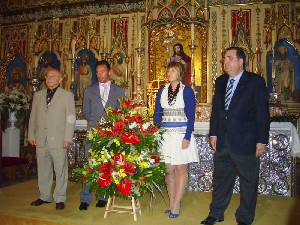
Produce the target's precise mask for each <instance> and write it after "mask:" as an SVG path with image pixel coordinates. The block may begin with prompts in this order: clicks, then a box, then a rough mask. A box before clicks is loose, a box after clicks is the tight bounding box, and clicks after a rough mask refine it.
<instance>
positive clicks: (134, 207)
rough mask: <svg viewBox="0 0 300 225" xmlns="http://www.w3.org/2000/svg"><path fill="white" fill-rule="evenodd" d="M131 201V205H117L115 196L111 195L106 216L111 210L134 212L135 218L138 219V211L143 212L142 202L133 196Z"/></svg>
mask: <svg viewBox="0 0 300 225" xmlns="http://www.w3.org/2000/svg"><path fill="white" fill-rule="evenodd" d="M130 202H131V203H130V205H117V204H116V198H115V196H112V197H109V199H108V202H107V205H106V209H105V213H104V218H106V217H107V214H108V213H109V212H116V213H129V214H133V220H134V221H137V213H139V214H140V215H141V214H142V211H141V205H140V202H139V200H135V199H134V197H132V198H131V200H130Z"/></svg>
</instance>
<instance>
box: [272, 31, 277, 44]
mask: <svg viewBox="0 0 300 225" xmlns="http://www.w3.org/2000/svg"><path fill="white" fill-rule="evenodd" d="M275 42H276V33H275V30H272V48H274V45H275Z"/></svg>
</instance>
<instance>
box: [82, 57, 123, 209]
mask: <svg viewBox="0 0 300 225" xmlns="http://www.w3.org/2000/svg"><path fill="white" fill-rule="evenodd" d="M109 71H110V65H109V63H108V62H107V61H105V60H102V61H99V62H97V63H96V75H97V80H98V82H97V83H95V84H93V85H91V86H90V87H88V88H87V89H86V90H85V92H84V98H83V114H84V117H85V118H86V120H87V122H88V130H89V129H90V128H95V127H96V124H97V122H98V121H99V120H100V119H101V118H102V117H103V116H104V115H105V108H107V107H112V108H118V107H119V99H121V98H124V97H125V90H124V88H121V87H118V86H117V85H115V84H113V83H111V81H110V76H109ZM91 200H92V193H91V192H90V190H89V189H88V188H87V187H84V188H83V191H82V192H81V193H80V202H81V203H80V206H79V209H80V210H87V208H88V206H89V204H90V202H91ZM105 205H106V199H105V198H104V197H103V198H100V199H99V200H98V202H97V204H96V206H97V207H104V206H105Z"/></svg>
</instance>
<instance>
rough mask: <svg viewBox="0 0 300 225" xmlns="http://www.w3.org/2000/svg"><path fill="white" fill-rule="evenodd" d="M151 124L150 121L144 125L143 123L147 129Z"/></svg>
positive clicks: (144, 128)
mask: <svg viewBox="0 0 300 225" xmlns="http://www.w3.org/2000/svg"><path fill="white" fill-rule="evenodd" d="M150 125H151V123H150V122H147V123H144V124H143V125H142V127H143V130H147V129H148V127H149V126H150Z"/></svg>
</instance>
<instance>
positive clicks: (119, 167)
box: [76, 100, 165, 220]
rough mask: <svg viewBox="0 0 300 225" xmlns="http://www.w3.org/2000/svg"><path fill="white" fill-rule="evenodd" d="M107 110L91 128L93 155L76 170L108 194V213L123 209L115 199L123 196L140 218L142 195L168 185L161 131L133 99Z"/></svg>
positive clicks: (95, 188)
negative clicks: (162, 157) (161, 156)
mask: <svg viewBox="0 0 300 225" xmlns="http://www.w3.org/2000/svg"><path fill="white" fill-rule="evenodd" d="M106 113H107V115H106V116H105V117H104V118H103V119H102V120H101V121H100V122H99V123H98V125H97V127H96V128H92V129H91V130H90V131H89V133H88V139H89V143H90V149H89V153H90V156H89V157H88V160H87V163H86V164H84V166H83V167H82V168H78V169H77V170H76V171H77V173H79V174H80V175H83V179H84V182H85V183H86V185H87V186H88V187H89V188H90V189H91V191H93V192H95V193H96V196H97V197H98V196H105V197H106V198H108V204H107V208H106V212H105V215H104V217H106V215H107V213H108V212H111V211H120V210H119V209H118V210H117V209H116V208H117V207H116V206H114V199H115V197H121V198H125V199H130V200H131V203H132V206H131V207H130V210H131V213H133V214H134V219H135V220H136V207H138V208H139V207H140V206H139V203H138V198H139V197H141V196H143V195H144V194H145V193H150V194H151V195H153V194H154V190H155V189H158V190H161V187H162V186H163V185H164V177H165V165H164V163H163V162H161V160H160V156H159V153H158V152H157V147H158V145H159V142H160V139H161V132H160V131H159V129H158V127H157V126H156V125H154V124H153V123H152V122H151V121H150V118H149V117H148V116H147V113H145V112H142V111H141V110H138V109H137V108H136V106H135V104H134V102H132V101H126V100H123V101H121V102H120V109H111V108H108V109H107V112H106Z"/></svg>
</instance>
